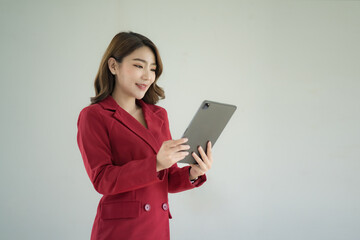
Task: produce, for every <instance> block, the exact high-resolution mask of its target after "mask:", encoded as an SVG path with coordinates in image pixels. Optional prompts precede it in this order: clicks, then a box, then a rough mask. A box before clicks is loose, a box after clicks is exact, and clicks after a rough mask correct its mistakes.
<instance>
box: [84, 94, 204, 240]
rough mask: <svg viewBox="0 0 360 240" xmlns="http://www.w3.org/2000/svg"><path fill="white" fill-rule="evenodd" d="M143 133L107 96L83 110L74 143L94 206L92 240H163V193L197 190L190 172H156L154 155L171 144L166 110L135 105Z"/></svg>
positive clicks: (200, 181) (174, 168)
mask: <svg viewBox="0 0 360 240" xmlns="http://www.w3.org/2000/svg"><path fill="white" fill-rule="evenodd" d="M137 104H139V105H140V106H141V107H142V110H143V114H144V118H145V121H146V123H147V126H148V128H145V127H144V126H143V125H142V124H141V123H140V122H138V121H137V120H136V119H135V118H134V117H132V116H131V115H130V114H129V113H128V112H126V111H125V110H124V109H122V108H121V107H120V106H119V105H118V104H117V103H116V101H115V100H114V99H113V98H112V96H108V97H107V98H106V99H104V100H103V101H101V102H99V103H96V104H93V105H90V106H88V107H85V108H84V109H83V110H82V111H81V112H80V115H79V119H78V135H77V141H78V145H79V149H80V152H81V155H82V158H83V160H84V164H85V168H86V171H87V173H88V175H89V177H90V180H91V182H92V183H93V185H94V188H95V189H96V191H98V192H99V193H100V194H103V195H104V196H103V197H102V198H101V200H100V202H99V206H98V209H97V214H96V217H95V221H94V225H93V229H92V234H91V239H92V240H95V239H96V240H99V239H106V240H112V239H117V240H118V239H127V240H130V239H139V240H146V239H149V240H155V239H156V240H168V239H170V236H169V218H171V215H170V212H169V204H168V192H170V193H175V192H180V191H184V190H188V189H192V188H194V187H198V186H200V185H202V184H203V183H204V182H205V181H206V176H205V175H203V176H201V177H199V179H198V180H196V181H195V182H194V183H191V182H190V180H189V167H184V168H179V167H178V166H177V165H176V164H175V165H173V166H172V167H171V168H169V169H166V170H162V171H160V172H156V155H157V152H158V151H159V149H160V147H161V145H162V143H163V142H164V141H167V140H170V139H171V135H170V131H169V123H168V118H167V113H166V110H165V109H163V108H161V107H159V106H156V105H151V104H147V103H145V102H143V101H142V100H137Z"/></svg>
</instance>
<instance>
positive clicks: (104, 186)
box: [77, 108, 161, 195]
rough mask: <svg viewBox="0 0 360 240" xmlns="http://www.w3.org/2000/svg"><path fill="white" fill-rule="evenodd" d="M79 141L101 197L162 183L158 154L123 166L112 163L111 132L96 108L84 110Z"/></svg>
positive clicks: (82, 153) (80, 119) (81, 115)
mask: <svg viewBox="0 0 360 240" xmlns="http://www.w3.org/2000/svg"><path fill="white" fill-rule="evenodd" d="M77 142H78V146H79V149H80V152H81V155H82V158H83V161H84V165H85V168H86V171H87V173H88V175H89V177H90V180H91V182H92V183H93V185H94V188H95V190H96V191H98V192H99V193H101V194H104V195H111V194H117V193H122V192H127V191H131V190H135V189H138V188H142V187H144V186H147V185H150V184H153V183H155V182H158V181H160V180H161V179H159V178H158V174H157V172H156V154H155V153H154V154H150V155H149V156H148V157H147V158H144V159H136V160H132V161H129V162H128V163H126V164H124V165H122V166H116V165H113V164H112V160H113V159H112V158H113V157H112V153H111V147H110V142H109V137H108V132H107V129H106V126H105V124H104V121H103V119H102V116H101V115H100V114H99V112H98V111H97V110H96V109H95V108H86V109H84V110H83V111H81V113H80V115H79V119H78V134H77ZM139 176H141V177H139Z"/></svg>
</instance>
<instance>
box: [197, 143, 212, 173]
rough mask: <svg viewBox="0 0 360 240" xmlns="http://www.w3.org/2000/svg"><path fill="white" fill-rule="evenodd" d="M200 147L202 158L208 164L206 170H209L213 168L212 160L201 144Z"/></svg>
mask: <svg viewBox="0 0 360 240" xmlns="http://www.w3.org/2000/svg"><path fill="white" fill-rule="evenodd" d="M198 149H199V153H200V154H201V159H202V160H203V162H204V163H205V165H206V170H209V169H210V168H211V161H210V160H209V157H208V156H207V155H206V154H205V151H204V149H203V148H202V147H201V146H199V148H198Z"/></svg>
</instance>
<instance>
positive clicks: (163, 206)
mask: <svg viewBox="0 0 360 240" xmlns="http://www.w3.org/2000/svg"><path fill="white" fill-rule="evenodd" d="M162 209H163V210H164V211H167V210H168V209H169V206H168V205H167V203H163V205H162Z"/></svg>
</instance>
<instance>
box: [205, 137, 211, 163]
mask: <svg viewBox="0 0 360 240" xmlns="http://www.w3.org/2000/svg"><path fill="white" fill-rule="evenodd" d="M206 152H207V153H206V155H207V156H208V158H209V159H210V161H211V162H212V144H211V142H210V141H209V142H208V144H207V149H206Z"/></svg>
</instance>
